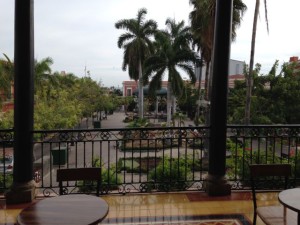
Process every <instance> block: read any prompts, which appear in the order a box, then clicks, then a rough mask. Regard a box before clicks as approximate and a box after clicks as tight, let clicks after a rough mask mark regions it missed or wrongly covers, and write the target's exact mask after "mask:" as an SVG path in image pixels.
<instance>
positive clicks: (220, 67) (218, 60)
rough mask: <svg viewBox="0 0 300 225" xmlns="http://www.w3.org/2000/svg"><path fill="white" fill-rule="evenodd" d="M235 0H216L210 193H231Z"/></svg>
mask: <svg viewBox="0 0 300 225" xmlns="http://www.w3.org/2000/svg"><path fill="white" fill-rule="evenodd" d="M232 6H233V0H217V1H216V15H215V32H214V50H213V69H212V90H211V111H210V140H209V171H208V177H207V181H206V185H205V186H206V187H205V188H206V191H207V193H208V194H209V195H228V194H230V192H231V188H230V185H229V184H228V183H227V181H226V180H225V178H224V176H225V161H226V129H227V91H228V70H229V59H230V44H231V26H232Z"/></svg>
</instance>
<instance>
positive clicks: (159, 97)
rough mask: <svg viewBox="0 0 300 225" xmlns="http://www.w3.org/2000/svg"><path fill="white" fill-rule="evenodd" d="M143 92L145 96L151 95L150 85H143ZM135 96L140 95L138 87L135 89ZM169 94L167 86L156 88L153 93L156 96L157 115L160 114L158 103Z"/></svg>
mask: <svg viewBox="0 0 300 225" xmlns="http://www.w3.org/2000/svg"><path fill="white" fill-rule="evenodd" d="M143 93H144V96H146V97H149V96H150V92H149V86H145V87H143ZM132 94H133V96H136V97H138V96H139V90H138V89H136V90H135V91H133V93H132ZM166 96H167V88H161V89H159V90H156V91H155V93H153V97H156V99H155V115H157V114H158V104H159V101H160V100H162V99H163V97H166Z"/></svg>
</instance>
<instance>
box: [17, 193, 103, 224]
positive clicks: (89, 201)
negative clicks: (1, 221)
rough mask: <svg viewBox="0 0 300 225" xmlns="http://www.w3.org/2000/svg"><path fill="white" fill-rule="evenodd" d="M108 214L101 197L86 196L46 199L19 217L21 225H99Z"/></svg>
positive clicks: (76, 195)
mask: <svg viewBox="0 0 300 225" xmlns="http://www.w3.org/2000/svg"><path fill="white" fill-rule="evenodd" d="M107 213H108V204H107V202H106V201H105V200H103V199H102V198H100V197H97V196H92V195H84V194H70V195H61V196H57V197H49V198H45V199H43V200H41V201H38V202H37V203H35V204H32V205H31V206H29V207H28V208H25V209H23V210H22V211H21V213H20V214H19V215H18V217H17V224H19V225H28V224H30V225H40V224H43V225H64V224H66V225H83V224H97V223H98V222H100V221H101V220H103V219H104V218H105V216H106V215H107Z"/></svg>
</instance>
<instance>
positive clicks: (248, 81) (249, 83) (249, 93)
mask: <svg viewBox="0 0 300 225" xmlns="http://www.w3.org/2000/svg"><path fill="white" fill-rule="evenodd" d="M264 3H265V20H266V24H267V31H268V32H269V21H268V13H267V0H264ZM259 5H260V0H256V3H255V10H254V18H253V27H252V39H251V52H250V64H249V72H248V74H247V75H246V85H247V87H246V107H245V124H249V123H250V117H251V116H250V112H251V96H252V87H253V67H254V52H255V39H256V29H257V18H258V14H259Z"/></svg>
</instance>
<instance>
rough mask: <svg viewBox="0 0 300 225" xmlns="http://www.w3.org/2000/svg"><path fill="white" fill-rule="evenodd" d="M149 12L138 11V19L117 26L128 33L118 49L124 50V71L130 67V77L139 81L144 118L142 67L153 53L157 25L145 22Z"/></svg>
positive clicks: (139, 98) (127, 20)
mask: <svg viewBox="0 0 300 225" xmlns="http://www.w3.org/2000/svg"><path fill="white" fill-rule="evenodd" d="M146 14H147V10H146V9H144V8H142V9H140V10H139V11H138V14H137V17H136V19H123V20H120V21H118V22H117V23H116V24H115V27H116V28H117V29H125V30H127V32H126V33H124V34H122V35H121V36H120V37H119V39H118V47H119V48H123V49H124V57H123V66H122V69H123V70H124V71H126V68H127V66H128V72H129V77H130V78H131V79H134V80H136V81H137V80H139V85H138V87H139V97H138V100H139V103H138V106H139V117H140V118H143V116H144V104H143V103H144V95H143V79H142V78H143V71H142V65H143V63H144V61H145V59H146V57H147V56H148V55H150V53H151V52H152V51H153V46H152V42H151V39H150V38H151V37H152V36H153V35H154V33H155V32H156V28H157V24H156V22H155V21H154V20H147V21H145V15H146Z"/></svg>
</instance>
